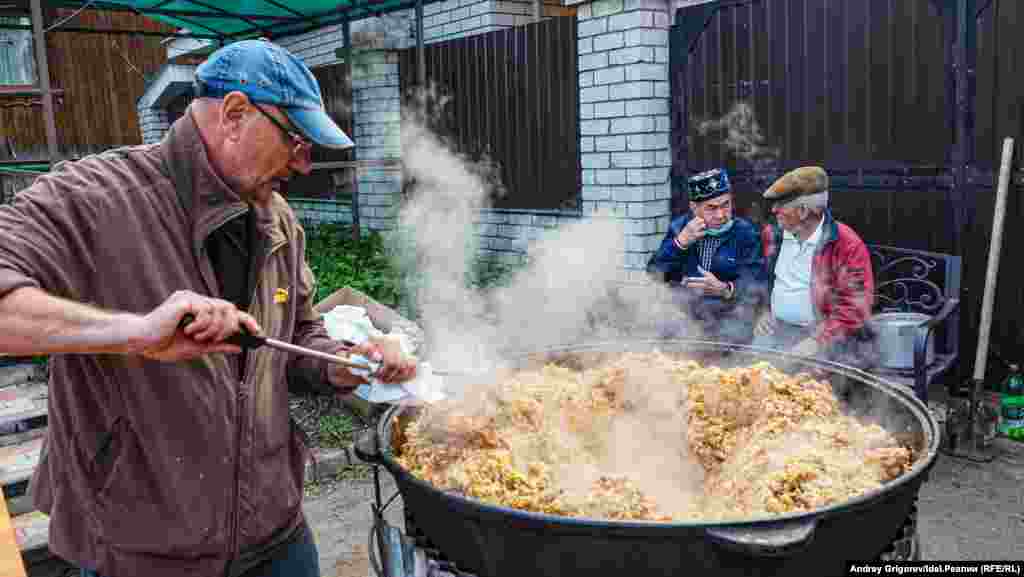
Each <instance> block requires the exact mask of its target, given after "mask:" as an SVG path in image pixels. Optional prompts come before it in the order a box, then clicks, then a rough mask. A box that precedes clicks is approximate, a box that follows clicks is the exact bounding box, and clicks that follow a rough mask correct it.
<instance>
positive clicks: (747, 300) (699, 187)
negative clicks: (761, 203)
mask: <svg viewBox="0 0 1024 577" xmlns="http://www.w3.org/2000/svg"><path fill="white" fill-rule="evenodd" d="M687 183H688V184H689V197H690V210H689V211H688V212H686V214H683V215H682V216H680V217H678V218H676V219H675V220H673V221H672V222H671V224H670V225H669V229H668V233H667V234H666V235H665V240H663V241H662V243H661V247H660V248H658V251H657V252H656V253H654V255H653V256H652V257H651V259H650V261H648V263H647V272H648V273H649V274H650V275H652V276H653V277H654V278H655V279H657V280H659V281H663V282H667V283H668V284H669V285H670V286H672V287H674V288H678V289H679V290H678V292H677V294H679V295H681V296H682V298H681V300H682V301H683V302H684V303H685V306H687V308H688V309H689V312H690V316H691V317H692V318H693V320H695V321H696V322H697V326H699V327H700V328H701V330H702V334H700V335H693V334H687V333H689V331H688V330H687V328H686V327H665V331H664V332H665V333H666V336H691V337H693V336H697V337H703V338H708V339H716V340H724V341H728V342H747V341H749V340H750V339H751V338H753V324H754V323H753V306H754V303H756V302H757V297H756V294H755V293H756V291H757V290H758V287H759V286H760V285H759V281H760V277H761V276H762V254H761V240H760V236H759V235H758V232H757V229H756V228H755V227H754V225H753V224H751V222H750V221H748V220H746V219H744V218H738V217H735V216H734V215H733V203H734V198H733V194H732V186H731V185H730V183H729V174H728V173H727V172H726V171H725V169H722V168H716V169H713V170H708V171H706V172H702V173H700V174H696V175H694V176H692V177H690V179H689V180H688V182H687Z"/></svg>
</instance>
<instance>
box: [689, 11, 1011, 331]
mask: <svg viewBox="0 0 1024 577" xmlns="http://www.w3.org/2000/svg"><path fill="white" fill-rule="evenodd" d="M1022 24H1024V6H1022V3H1021V2H1019V0H721V1H715V2H709V3H705V4H700V5H697V6H689V7H685V8H680V9H679V10H677V12H676V14H675V23H674V26H673V28H672V33H671V57H670V58H671V64H670V65H671V69H672V72H671V75H672V78H671V82H672V114H673V118H672V131H673V134H672V143H673V167H672V180H673V213H678V212H681V211H684V210H685V209H686V203H685V195H684V182H685V178H686V176H687V175H688V174H692V173H693V172H696V171H700V170H705V169H707V168H711V167H715V166H726V167H728V168H729V169H730V172H731V173H732V175H733V181H734V182H735V184H736V189H737V197H738V205H739V207H740V209H741V210H743V211H745V212H746V215H747V216H751V217H752V218H754V219H755V220H756V219H758V218H761V217H763V216H764V214H763V207H762V206H761V203H760V193H761V192H762V191H763V190H764V188H765V187H767V186H768V185H769V184H770V183H771V181H772V180H773V179H775V178H776V177H778V176H779V175H781V174H782V173H783V172H785V171H786V170H789V169H791V168H794V167H796V166H799V165H803V164H812V163H813V164H819V165H822V166H824V167H825V168H826V169H827V170H828V171H829V174H830V175H831V176H832V180H833V183H832V191H833V199H834V200H833V203H834V212H835V213H836V216H837V217H838V218H839V219H840V220H843V221H845V222H847V223H849V224H850V225H852V226H853V227H854V228H855V229H856V230H857V231H858V232H859V233H860V234H861V236H862V237H864V238H865V240H866V241H867V242H871V243H878V244H889V245H897V246H901V247H906V248H914V249H922V250H931V251H936V252H946V253H952V254H957V255H961V256H962V257H963V258H964V271H963V274H964V278H963V285H962V286H963V287H964V288H963V294H962V297H963V303H964V306H963V310H962V314H961V319H962V330H961V331H960V334H961V350H962V351H970V350H973V346H974V340H975V339H976V338H977V329H976V327H977V325H978V318H979V315H980V301H981V296H982V294H983V290H984V272H985V267H986V259H987V254H988V244H989V235H990V233H991V222H992V212H993V207H994V196H995V195H994V188H995V183H996V180H997V171H998V165H999V155H1000V152H1001V142H1002V139H1003V138H1004V137H1007V136H1010V137H1014V138H1016V139H1017V142H1018V144H1017V151H1018V156H1017V157H1018V159H1019V158H1021V155H1020V152H1019V151H1020V150H1021V149H1022V148H1024V142H1021V137H1022V136H1024V117H1022V116H1024V115H1022V114H1021V113H1022V112H1024V110H1022V108H1024V106H1022V104H1024V75H1022V74H1021V73H1022V72H1024V70H1020V69H1018V65H1017V63H1018V62H1024V35H1022V34H1020V32H1019V29H1020V26H1021V25H1022ZM1015 166H1017V167H1019V166H1020V163H1019V162H1018V163H1016V164H1015ZM1013 183H1014V185H1015V186H1014V190H1011V202H1010V203H1009V213H1008V214H1007V220H1008V226H1007V228H1006V234H1005V236H1004V252H1008V251H1009V250H1012V247H1013V246H1015V245H1017V244H1019V243H1022V242H1024V227H1019V226H1017V227H1015V226H1013V225H1012V222H1013V221H1014V219H1020V218H1021V216H1024V213H1022V206H1021V203H1020V202H1019V201H1018V199H1017V194H1016V193H1017V192H1018V191H1019V187H1020V185H1021V184H1022V183H1024V178H1022V174H1021V172H1019V171H1017V172H1015V174H1014V179H1013ZM1002 263H1004V265H1003V266H1002V273H1001V274H1000V279H999V288H998V292H997V303H996V311H995V315H994V318H995V319H996V321H995V322H994V324H993V334H992V342H993V344H994V346H998V347H999V348H1001V349H1003V350H1005V351H1009V350H1011V349H1012V348H1015V347H1017V346H1019V345H1021V344H1024V343H1022V342H1019V337H1018V333H1019V331H1018V323H1017V320H1016V319H1017V318H1018V317H1019V314H1020V313H1019V311H1020V310H1024V308H1022V305H1024V280H1022V279H1019V278H1018V275H1016V274H1014V272H1013V270H1012V267H1013V265H1011V264H1009V263H1008V260H1007V259H1006V258H1004V259H1003V260H1002Z"/></svg>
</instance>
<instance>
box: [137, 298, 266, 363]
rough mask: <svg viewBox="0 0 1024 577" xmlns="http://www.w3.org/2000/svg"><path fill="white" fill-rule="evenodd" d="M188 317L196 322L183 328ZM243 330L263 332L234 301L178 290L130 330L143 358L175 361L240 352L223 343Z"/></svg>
mask: <svg viewBox="0 0 1024 577" xmlns="http://www.w3.org/2000/svg"><path fill="white" fill-rule="evenodd" d="M187 314H191V315H193V316H194V317H195V319H194V320H193V321H192V322H191V323H189V324H188V326H186V327H184V328H181V326H180V325H181V321H182V319H183V318H184V317H185V315H187ZM242 327H245V328H246V329H247V330H248V331H249V332H250V333H252V334H254V335H258V334H260V333H261V330H262V329H260V325H259V323H257V322H256V319H254V318H252V317H251V316H249V315H248V314H246V313H244V312H242V311H240V310H238V308H237V307H236V306H235V305H234V304H233V303H231V302H228V301H225V300H222V299H216V298H212V297H207V296H203V295H201V294H198V293H194V292H192V291H178V292H176V293H174V294H172V295H171V296H170V297H168V299H167V300H165V301H164V302H163V303H162V304H161V305H160V306H158V307H157V308H155V309H153V311H152V312H150V313H149V314H147V315H145V316H143V317H140V319H139V322H138V323H137V324H136V323H133V326H130V327H126V330H128V331H130V332H132V333H134V334H133V335H132V340H133V342H134V343H136V344H135V349H136V350H137V351H138V352H140V353H141V354H142V355H143V356H145V357H146V358H149V359H153V360H157V361H166V362H174V361H184V360H189V359H193V358H196V357H200V356H203V355H206V354H209V353H240V352H241V351H242V350H241V349H240V348H239V347H237V346H235V345H229V344H227V343H224V342H223V341H224V339H226V338H228V337H230V336H232V335H234V334H236V333H238V332H239V330H240V329H241V328H242Z"/></svg>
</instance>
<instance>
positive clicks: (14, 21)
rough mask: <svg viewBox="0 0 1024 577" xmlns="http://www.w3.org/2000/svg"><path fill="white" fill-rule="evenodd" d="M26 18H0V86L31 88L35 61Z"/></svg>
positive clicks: (28, 23)
mask: <svg viewBox="0 0 1024 577" xmlns="http://www.w3.org/2000/svg"><path fill="white" fill-rule="evenodd" d="M30 25H31V20H30V19H29V18H28V17H27V16H0V85H2V86H12V85H14V86H20V85H27V86H32V85H34V84H35V83H36V60H35V54H34V53H33V49H34V48H33V43H32V31H31V30H30V29H28V28H23V27H27V26H30Z"/></svg>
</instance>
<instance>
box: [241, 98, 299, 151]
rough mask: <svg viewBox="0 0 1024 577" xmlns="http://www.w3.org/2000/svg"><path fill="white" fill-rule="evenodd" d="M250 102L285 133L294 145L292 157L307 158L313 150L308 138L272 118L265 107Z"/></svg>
mask: <svg viewBox="0 0 1024 577" xmlns="http://www.w3.org/2000/svg"><path fill="white" fill-rule="evenodd" d="M249 102H251V103H252V105H253V106H255V107H256V110H259V111H260V112H261V113H262V114H263V116H266V117H267V118H268V119H270V121H271V122H273V123H274V126H276V127H278V128H279V129H281V132H283V133H284V135H285V137H286V139H287V140H289V141H290V142H291V143H292V155H293V156H294V157H295V158H305V157H306V156H307V155H308V154H309V151H310V150H312V149H313V143H312V142H311V141H310V140H309V139H308V138H306V137H305V136H302V135H301V134H299V133H298V132H296V131H294V130H289V129H288V127H286V126H285V125H284V124H281V121H280V120H278V119H276V118H274V117H273V116H271V114H270V113H269V112H267V111H266V110H264V109H263V107H262V106H260V105H259V104H256V103H255V102H253V101H251V100H250V101H249Z"/></svg>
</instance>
